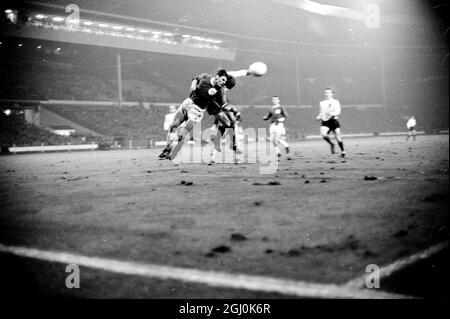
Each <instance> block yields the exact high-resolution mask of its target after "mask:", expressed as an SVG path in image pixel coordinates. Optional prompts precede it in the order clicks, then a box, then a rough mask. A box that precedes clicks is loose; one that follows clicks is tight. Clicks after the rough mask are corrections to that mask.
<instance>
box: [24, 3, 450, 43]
mask: <svg viewBox="0 0 450 319" xmlns="http://www.w3.org/2000/svg"><path fill="white" fill-rule="evenodd" d="M23 2H26V3H34V4H36V3H43V4H47V5H52V6H62V7H65V6H66V5H68V4H69V3H71V2H69V1H67V0H51V1H50V0H47V1H23ZM287 3H288V4H287ZM289 3H291V4H292V3H294V4H310V3H313V4H319V5H325V6H326V5H328V6H335V7H338V8H339V9H340V8H343V9H346V10H353V11H355V12H357V11H359V12H364V10H365V8H366V7H367V5H368V4H370V3H375V4H377V5H378V6H379V8H380V13H381V21H382V23H383V22H385V23H384V24H383V28H381V29H380V30H368V29H367V27H366V26H365V25H364V24H363V23H361V21H355V20H352V19H346V18H342V17H336V16H329V15H323V14H318V13H317V12H316V13H315V12H311V10H309V11H308V10H302V9H300V8H299V7H293V6H292V5H289ZM76 4H77V5H78V6H79V7H80V9H81V14H83V11H84V12H86V11H91V12H92V11H95V12H99V13H104V14H112V15H120V16H126V17H130V18H136V19H143V20H149V21H153V22H160V23H166V24H171V25H173V27H191V28H199V29H203V30H208V31H213V32H219V33H222V34H226V35H230V36H234V37H236V39H241V40H243V41H245V40H252V39H254V40H257V41H258V40H263V39H268V40H269V41H273V42H274V46H275V45H276V42H277V41H281V42H282V41H292V42H301V43H316V44H317V43H319V44H320V43H324V44H326V43H342V44H348V45H361V44H363V43H365V44H369V45H372V44H373V45H386V46H389V45H390V46H393V45H437V44H441V45H442V44H444V43H445V45H447V43H448V41H447V39H448V24H447V22H446V21H445V17H446V14H445V13H446V12H447V10H448V5H447V3H446V2H445V1H444V0H431V1H422V0H395V1H392V0H316V1H314V2H313V1H309V0H195V1H184V0H151V1H149V0H98V1H89V0H78V1H77V2H76ZM313 11H314V10H313ZM405 35H407V36H405ZM443 38H444V40H443ZM367 42H368V43H367Z"/></svg>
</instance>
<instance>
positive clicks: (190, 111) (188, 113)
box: [178, 98, 205, 123]
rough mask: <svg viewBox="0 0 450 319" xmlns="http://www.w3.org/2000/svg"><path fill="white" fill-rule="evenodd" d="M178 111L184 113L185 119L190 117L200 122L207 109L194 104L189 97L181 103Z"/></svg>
mask: <svg viewBox="0 0 450 319" xmlns="http://www.w3.org/2000/svg"><path fill="white" fill-rule="evenodd" d="M178 111H179V112H181V113H182V114H183V117H184V118H185V120H188V119H189V120H191V121H193V122H196V123H198V122H200V121H201V120H202V118H203V115H204V114H205V110H203V109H201V108H200V107H199V106H198V105H196V104H194V102H193V101H192V100H191V99H190V98H187V99H186V100H184V101H183V103H181V105H180V107H179V108H178Z"/></svg>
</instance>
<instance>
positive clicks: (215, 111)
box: [206, 105, 222, 115]
mask: <svg viewBox="0 0 450 319" xmlns="http://www.w3.org/2000/svg"><path fill="white" fill-rule="evenodd" d="M206 111H208V114H209V115H217V114H219V113H220V111H222V109H221V108H220V107H218V106H217V105H208V107H207V108H206Z"/></svg>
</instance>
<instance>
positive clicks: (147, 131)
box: [45, 105, 168, 140]
mask: <svg viewBox="0 0 450 319" xmlns="http://www.w3.org/2000/svg"><path fill="white" fill-rule="evenodd" d="M45 107H46V108H48V109H49V110H50V111H52V112H55V113H57V114H59V115H61V116H63V117H65V118H67V119H70V120H71V121H74V122H76V123H78V124H80V125H82V126H84V127H86V128H88V129H91V130H93V131H95V132H99V133H101V134H104V135H107V136H112V137H121V138H130V137H134V138H152V139H156V140H157V139H164V138H165V133H164V132H163V129H162V123H163V121H164V115H165V114H166V113H167V111H168V108H167V106H158V105H150V106H149V107H148V108H145V107H144V106H143V105H134V106H122V107H118V106H113V105H46V106H45Z"/></svg>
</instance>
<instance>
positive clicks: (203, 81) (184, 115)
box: [159, 69, 253, 159]
mask: <svg viewBox="0 0 450 319" xmlns="http://www.w3.org/2000/svg"><path fill="white" fill-rule="evenodd" d="M252 74H253V73H252V71H250V70H239V71H231V72H228V73H227V71H226V70H223V69H222V70H219V71H218V72H217V73H216V74H214V75H209V74H207V73H203V74H201V75H199V76H196V77H195V78H193V79H192V82H191V88H190V93H189V98H187V99H185V100H184V101H183V103H181V105H180V106H179V107H178V110H177V111H176V113H175V117H174V121H173V123H172V125H171V126H170V130H169V133H168V135H167V145H166V147H165V148H164V150H163V151H162V153H161V154H160V155H159V158H160V159H164V158H167V159H173V158H175V156H176V154H177V153H178V151H179V150H180V149H181V146H182V145H183V142H184V138H185V136H186V135H187V134H188V133H189V132H191V131H192V129H193V127H194V123H198V122H200V121H201V120H202V118H203V115H204V112H205V110H206V109H208V113H209V114H211V115H214V116H215V117H216V118H217V119H218V120H219V121H220V123H221V124H222V125H223V126H224V127H225V128H229V127H231V125H232V124H233V117H232V116H231V115H230V114H229V113H230V111H231V106H230V105H229V104H228V102H227V97H226V94H225V92H226V90H227V89H228V90H231V89H232V88H233V87H234V86H235V85H236V79H235V77H240V76H247V75H252ZM230 116H231V117H230ZM184 122H186V123H185V125H184V127H182V128H181V130H180V132H178V133H177V129H178V128H179V127H180V126H181V124H182V123H184ZM174 142H177V145H176V146H175V147H172V145H173V143H174Z"/></svg>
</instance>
